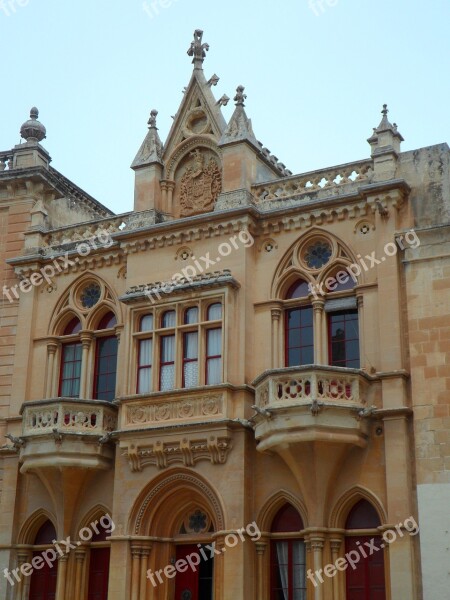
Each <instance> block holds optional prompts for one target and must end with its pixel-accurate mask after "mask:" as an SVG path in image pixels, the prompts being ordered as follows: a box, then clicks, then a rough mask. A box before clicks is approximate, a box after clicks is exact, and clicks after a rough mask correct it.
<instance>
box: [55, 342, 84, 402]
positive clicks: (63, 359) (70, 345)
mask: <svg viewBox="0 0 450 600" xmlns="http://www.w3.org/2000/svg"><path fill="white" fill-rule="evenodd" d="M68 348H76V349H78V350H79V358H77V359H76V360H66V356H65V355H66V352H67V350H68ZM81 362H82V346H81V342H68V343H66V344H63V345H62V351H61V367H60V370H59V388H58V396H60V397H61V395H62V388H63V383H64V382H66V381H71V382H72V383H71V386H70V388H71V391H73V385H74V382H75V381H78V394H76V395H74V394H65V397H67V398H79V397H80V385H81ZM69 363H72V364H74V365H75V363H79V364H80V375H79V376H78V377H67V378H65V377H63V373H64V366H65V365H67V364H69ZM72 372H73V369H72Z"/></svg>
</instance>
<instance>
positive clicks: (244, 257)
mask: <svg viewBox="0 0 450 600" xmlns="http://www.w3.org/2000/svg"><path fill="white" fill-rule="evenodd" d="M208 49H209V46H208V45H207V44H205V43H203V38H202V32H201V31H196V32H195V34H194V41H193V42H192V44H191V47H190V48H189V51H188V53H189V55H190V56H191V57H192V62H193V66H194V69H193V74H192V77H191V80H190V83H189V85H188V86H187V88H186V90H185V94H184V98H183V101H182V103H181V106H180V107H179V110H178V112H177V113H176V115H175V118H174V122H173V125H172V128H171V130H170V133H169V135H168V138H167V140H166V142H165V143H164V144H163V143H162V142H161V140H160V137H159V134H158V129H157V122H156V119H157V112H156V111H152V113H151V115H150V120H149V123H148V125H149V127H148V132H147V135H146V137H145V139H144V141H143V143H142V146H141V148H140V149H139V151H138V153H137V155H136V158H135V159H134V161H133V164H132V168H133V169H134V171H135V203H134V210H133V211H132V212H130V213H126V214H121V215H115V214H113V213H112V212H111V211H110V210H109V209H107V208H106V207H104V206H102V205H101V204H100V203H99V202H97V201H96V200H95V199H94V198H92V197H91V196H89V195H88V194H87V193H85V192H84V191H83V190H81V189H80V188H78V187H77V186H76V185H75V184H73V183H72V182H71V181H69V180H68V179H67V178H65V177H64V176H63V175H62V174H61V173H59V172H58V171H57V170H56V169H54V168H53V167H52V166H51V165H50V161H51V159H50V156H49V154H48V152H47V151H46V150H45V148H44V147H43V146H42V144H41V142H42V141H43V139H44V138H45V135H46V131H45V128H44V127H43V125H42V124H41V123H40V121H39V120H38V116H39V115H38V113H37V110H36V109H33V110H32V112H31V115H30V120H29V121H27V122H26V123H24V125H23V126H22V129H21V133H22V137H23V138H24V140H25V142H24V143H22V144H19V145H17V146H15V147H14V148H13V149H12V150H10V151H6V152H0V256H1V263H0V269H1V271H0V272H1V287H2V292H3V294H2V299H1V300H0V311H1V312H0V435H1V438H2V444H3V442H5V444H4V445H3V446H2V447H1V449H0V492H1V501H0V502H1V504H0V507H1V510H0V557H1V569H2V574H1V576H0V597H1V598H5V599H6V600H37V599H39V600H50V599H53V598H56V600H93V599H94V598H95V599H96V600H106V599H107V598H108V599H109V600H124V599H126V600H150V599H157V600H178V599H183V600H189V599H191V600H211V599H212V598H214V599H215V600H231V599H233V600H237V599H239V600H248V599H255V600H344V599H347V600H366V599H369V598H371V599H372V600H404V599H405V598H408V600H409V599H411V600H419V599H422V598H425V599H426V600H434V599H435V598H444V597H446V594H447V593H448V588H449V584H450V579H449V575H448V574H447V571H448V565H446V564H445V560H446V552H447V550H448V546H449V542H450V539H449V530H450V528H449V517H448V507H449V506H450V433H449V431H450V412H449V408H450V395H449V394H450V360H449V356H450V294H449V289H450V228H449V223H450V152H449V147H448V146H447V145H446V144H439V145H435V146H431V147H427V148H421V149H418V150H414V151H408V152H402V151H401V148H400V146H401V142H402V141H403V138H402V136H401V134H400V133H399V131H398V129H397V126H396V125H395V124H391V123H390V121H389V119H388V111H387V108H386V106H385V107H384V108H383V111H382V119H381V122H380V124H379V126H378V127H376V128H375V129H374V130H373V133H372V135H371V137H370V138H369V140H368V142H369V144H370V157H369V158H364V159H362V160H358V161H356V162H353V163H348V164H343V165H338V166H335V167H331V168H325V169H320V170H317V171H313V172H309V173H302V174H299V175H293V174H292V173H291V172H290V171H288V170H287V169H286V167H285V166H284V165H283V164H282V163H280V162H279V160H278V159H277V158H276V157H275V156H273V155H272V154H271V153H270V151H268V150H267V149H266V148H265V147H264V146H263V145H262V144H261V143H260V142H259V141H258V140H257V138H256V137H255V134H254V132H253V129H252V124H251V121H250V119H249V118H248V116H247V112H246V109H245V101H246V95H245V93H244V88H243V87H242V86H239V87H238V88H237V92H236V96H235V98H234V101H235V105H236V106H235V110H234V113H233V116H232V117H231V119H230V121H229V122H228V123H227V122H226V121H225V119H224V117H223V115H222V106H223V105H225V104H226V103H227V102H228V101H229V98H227V97H226V96H223V97H222V98H221V99H220V100H216V98H215V97H214V95H213V92H212V88H213V86H214V85H215V84H216V83H217V77H216V76H213V77H211V79H209V80H207V79H206V77H205V75H204V72H203V62H204V59H205V56H206V51H207V50H208ZM4 436H6V439H4ZM418 527H420V532H418ZM54 540H56V541H58V540H60V542H59V543H57V544H55V542H54ZM61 540H63V541H65V543H64V544H63V542H61ZM69 543H70V544H71V545H72V546H73V547H70V546H69ZM66 548H67V550H69V548H70V551H67V552H66ZM447 554H448V552H447ZM346 556H347V558H345V557H346ZM43 557H45V558H43ZM206 559H207V560H206ZM197 563H198V564H197ZM192 565H193V566H194V568H192ZM3 569H5V571H4V572H3ZM194 569H195V570H194Z"/></svg>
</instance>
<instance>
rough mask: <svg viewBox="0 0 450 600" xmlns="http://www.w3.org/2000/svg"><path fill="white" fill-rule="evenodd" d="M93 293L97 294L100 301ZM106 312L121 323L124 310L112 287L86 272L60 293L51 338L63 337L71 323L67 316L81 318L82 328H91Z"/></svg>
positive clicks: (50, 330)
mask: <svg viewBox="0 0 450 600" xmlns="http://www.w3.org/2000/svg"><path fill="white" fill-rule="evenodd" d="M94 288H96V289H94ZM97 288H98V289H97ZM94 293H98V299H96V296H95V295H93V294H94ZM84 298H85V300H83V299H84ZM83 302H84V304H83ZM107 311H112V312H113V313H114V314H115V315H116V318H117V322H118V323H120V322H122V309H121V306H120V303H119V302H117V299H116V295H115V294H114V292H113V291H112V289H111V288H110V286H109V285H108V284H107V283H106V282H105V281H104V280H103V279H102V278H100V277H98V275H96V274H94V273H91V272H90V271H87V272H86V273H83V274H82V275H80V276H79V277H78V278H77V279H75V281H73V282H72V283H71V284H70V285H69V286H68V287H67V288H66V289H65V291H64V292H63V293H62V294H61V298H60V299H59V301H58V302H57V304H56V307H55V310H54V311H53V315H52V318H51V320H50V324H49V329H48V332H49V335H61V330H62V329H64V326H65V325H67V323H68V322H69V321H70V318H69V316H68V315H73V316H76V317H78V318H79V319H80V321H81V323H82V325H83V329H84V328H87V329H89V328H90V325H91V323H92V321H93V320H94V321H95V320H96V319H98V315H99V314H100V313H106V312H107Z"/></svg>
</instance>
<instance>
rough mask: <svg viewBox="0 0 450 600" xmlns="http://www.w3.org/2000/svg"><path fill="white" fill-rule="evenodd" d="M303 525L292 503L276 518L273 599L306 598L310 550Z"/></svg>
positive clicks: (303, 599) (301, 599) (272, 565)
mask: <svg viewBox="0 0 450 600" xmlns="http://www.w3.org/2000/svg"><path fill="white" fill-rule="evenodd" d="M303 529H304V526H303V521H302V518H301V517H300V515H299V514H298V512H297V511H296V509H295V508H294V507H293V506H292V505H291V504H288V503H286V504H285V505H284V506H282V507H281V508H280V510H279V511H278V512H277V514H276V515H275V518H274V519H273V522H272V528H271V533H272V534H273V535H272V541H271V553H270V554H271V561H270V562H271V565H270V574H271V578H270V580H271V584H270V600H306V551H305V542H304V540H303V539H302V538H301V537H300V535H301V533H300V532H301V531H302V530H303ZM293 533H298V537H297V536H293V535H292V534H293ZM283 534H284V535H286V537H283Z"/></svg>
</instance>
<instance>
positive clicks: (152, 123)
mask: <svg viewBox="0 0 450 600" xmlns="http://www.w3.org/2000/svg"><path fill="white" fill-rule="evenodd" d="M157 116H158V111H157V110H155V109H153V110H152V111H151V113H150V118H149V120H148V125H149V129H158V128H157V127H156V117H157Z"/></svg>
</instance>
